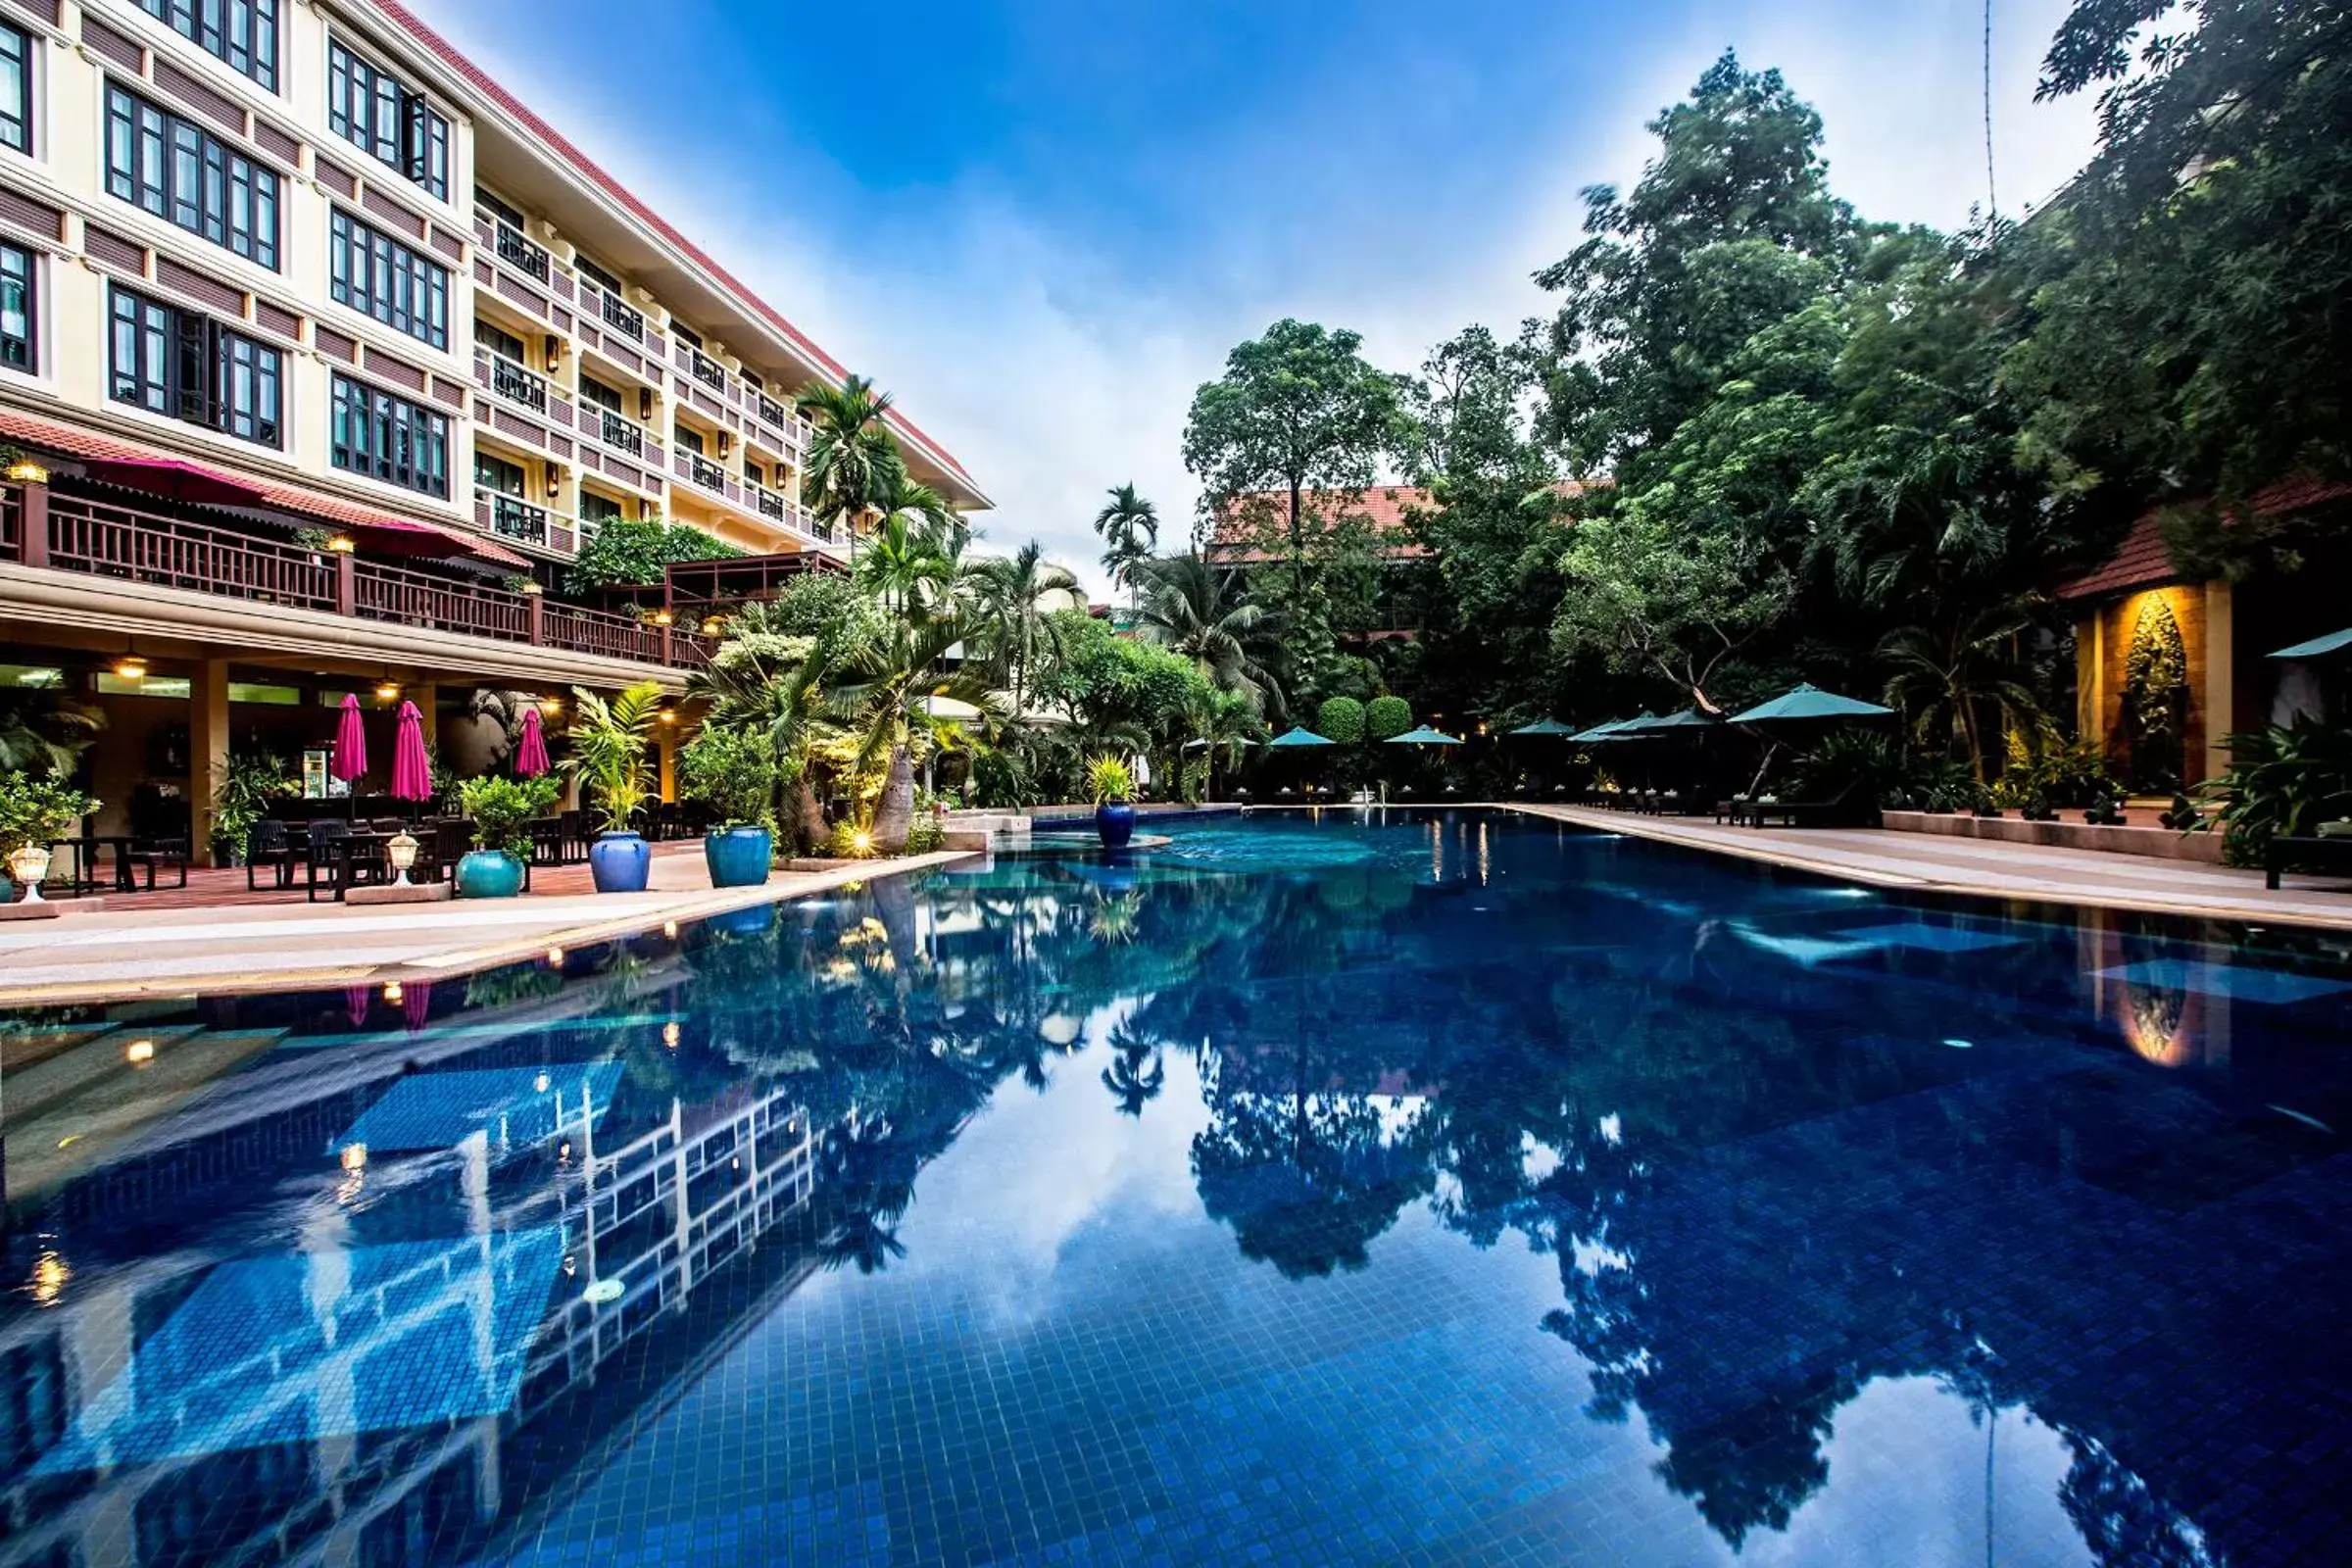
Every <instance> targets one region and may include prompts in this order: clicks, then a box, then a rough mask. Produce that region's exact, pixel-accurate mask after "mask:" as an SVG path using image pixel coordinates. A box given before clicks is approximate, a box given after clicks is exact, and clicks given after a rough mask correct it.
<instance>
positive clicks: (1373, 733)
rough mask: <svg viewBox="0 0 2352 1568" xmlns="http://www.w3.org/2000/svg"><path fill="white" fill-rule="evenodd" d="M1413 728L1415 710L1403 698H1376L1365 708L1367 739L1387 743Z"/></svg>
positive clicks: (1365, 732) (1365, 733)
mask: <svg viewBox="0 0 2352 1568" xmlns="http://www.w3.org/2000/svg"><path fill="white" fill-rule="evenodd" d="M1412 727H1413V710H1412V708H1411V706H1410V705H1409V704H1407V703H1406V702H1405V700H1404V699H1403V698H1401V697H1375V698H1373V699H1372V701H1371V702H1370V703H1369V704H1367V705H1366V706H1365V708H1364V735H1365V737H1366V738H1367V739H1370V740H1376V741H1385V740H1387V739H1389V738H1390V737H1391V736H1393V735H1401V734H1403V733H1404V732H1405V731H1406V730H1408V729H1411V728H1412ZM1335 738H1336V737H1335Z"/></svg>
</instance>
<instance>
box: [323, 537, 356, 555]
mask: <svg viewBox="0 0 2352 1568" xmlns="http://www.w3.org/2000/svg"><path fill="white" fill-rule="evenodd" d="M326 548H327V549H329V550H331V551H333V552H334V553H335V554H336V555H338V556H348V555H350V554H351V553H352V552H353V551H354V550H357V549H359V548H360V547H359V543H358V541H356V540H354V539H353V538H352V537H351V535H349V534H347V533H339V534H336V535H335V536H334V537H333V538H331V539H329V540H328V541H327V542H326Z"/></svg>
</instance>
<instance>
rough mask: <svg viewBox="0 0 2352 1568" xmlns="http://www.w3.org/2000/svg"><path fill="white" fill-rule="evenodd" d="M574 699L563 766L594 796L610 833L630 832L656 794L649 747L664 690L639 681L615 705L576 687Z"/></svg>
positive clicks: (572, 693) (598, 812) (572, 692)
mask: <svg viewBox="0 0 2352 1568" xmlns="http://www.w3.org/2000/svg"><path fill="white" fill-rule="evenodd" d="M571 695H572V699H573V702H574V707H573V710H572V719H571V728H570V730H569V731H568V734H569V736H570V740H571V756H570V757H568V758H566V759H565V760H564V766H566V767H567V768H570V769H572V770H573V771H574V772H576V773H577V774H578V775H579V777H580V779H581V780H582V782H584V783H586V784H587V785H589V787H590V788H591V789H592V791H593V792H594V796H595V800H596V810H597V815H598V816H599V817H600V818H601V819H602V820H603V822H604V824H605V829H606V831H607V832H613V833H620V832H625V831H627V829H628V826H629V819H630V818H631V817H632V816H634V815H635V814H636V813H637V809H638V808H639V807H641V806H643V805H644V804H645V799H646V796H647V795H648V794H650V793H651V791H650V789H649V788H648V787H647V775H648V773H649V771H650V770H649V769H648V767H647V766H646V760H645V748H646V744H647V742H649V741H650V740H651V739H652V738H653V733H654V715H655V714H656V713H657V712H659V711H661V707H662V688H661V687H660V686H658V685H656V684H655V683H654V682H652V681H650V680H648V681H640V682H638V683H637V684H636V685H634V686H631V687H629V688H627V689H626V690H624V691H622V692H621V693H620V694H619V695H618V696H616V697H614V698H613V699H612V700H611V701H610V702H608V701H606V700H605V699H604V698H602V697H599V696H598V695H597V694H596V693H594V692H592V691H589V690H587V689H586V688H584V687H580V686H574V687H573V688H572V689H571Z"/></svg>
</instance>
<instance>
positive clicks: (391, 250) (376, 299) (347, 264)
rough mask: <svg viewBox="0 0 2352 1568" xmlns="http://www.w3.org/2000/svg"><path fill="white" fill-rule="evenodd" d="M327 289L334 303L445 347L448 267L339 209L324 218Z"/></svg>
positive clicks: (394, 328) (447, 324)
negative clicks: (325, 219)
mask: <svg viewBox="0 0 2352 1568" xmlns="http://www.w3.org/2000/svg"><path fill="white" fill-rule="evenodd" d="M328 230H329V231H328V242H327V289H328V292H329V293H331V294H332V295H333V296H334V300H335V303H336V304H337V305H348V306H350V307H351V308H352V309H353V310H355V311H358V312H360V313H361V314H362V315H364V316H372V317H374V318H375V319H377V320H379V321H381V322H383V323H384V324H385V325H386V326H388V327H391V328H392V329H393V330H394V331H396V332H406V333H408V334H409V336H411V337H413V338H416V339H417V340H418V341H420V342H424V343H430V344H431V345H432V346H433V347H434V348H437V349H445V348H447V347H449V269H448V268H446V267H443V266H441V265H439V264H438V263H435V262H430V261H427V260H425V258H424V257H423V256H421V255H419V254H418V253H417V251H415V250H413V249H411V248H410V247H408V246H406V245H403V244H402V243H401V242H400V241H398V240H396V239H394V238H393V237H392V236H391V235H389V234H385V233H382V232H380V231H378V230H376V229H374V228H371V227H369V226H368V224H366V223H363V222H361V221H359V220H358V219H356V218H354V217H352V216H351V215H350V214H349V213H345V212H342V211H337V212H336V213H335V215H334V217H333V218H332V219H330V220H329V221H328Z"/></svg>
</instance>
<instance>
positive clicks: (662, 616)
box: [654, 610, 678, 626]
mask: <svg viewBox="0 0 2352 1568" xmlns="http://www.w3.org/2000/svg"><path fill="white" fill-rule="evenodd" d="M677 618H678V617H677V616H675V615H673V614H671V613H669V612H668V611H666V610H657V611H655V612H654V624H655V625H657V626H670V625H675V624H676V623H677Z"/></svg>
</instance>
